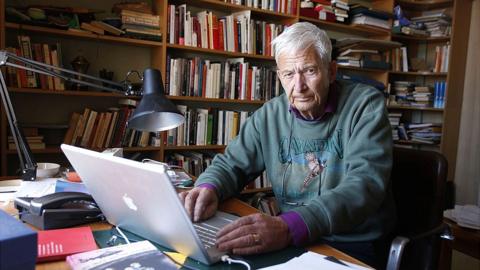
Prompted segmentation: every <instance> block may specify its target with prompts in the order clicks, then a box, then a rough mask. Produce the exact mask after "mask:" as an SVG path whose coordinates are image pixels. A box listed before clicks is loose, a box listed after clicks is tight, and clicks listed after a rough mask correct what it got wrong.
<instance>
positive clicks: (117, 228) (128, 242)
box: [115, 226, 130, 244]
mask: <svg viewBox="0 0 480 270" xmlns="http://www.w3.org/2000/svg"><path fill="white" fill-rule="evenodd" d="M115 229H116V230H117V232H118V233H119V234H120V235H121V236H122V237H123V240H125V243H127V244H130V240H129V239H128V237H127V236H126V235H125V234H124V233H123V232H122V230H120V227H118V226H115Z"/></svg>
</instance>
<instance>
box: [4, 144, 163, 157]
mask: <svg viewBox="0 0 480 270" xmlns="http://www.w3.org/2000/svg"><path fill="white" fill-rule="evenodd" d="M92 150H94V151H103V150H105V149H92ZM159 150H161V147H159V146H147V147H123V151H124V152H150V151H159ZM32 153H34V154H57V153H62V150H61V149H60V146H58V147H55V146H48V147H46V148H45V149H32ZM7 154H9V155H12V154H14V155H16V154H17V150H7Z"/></svg>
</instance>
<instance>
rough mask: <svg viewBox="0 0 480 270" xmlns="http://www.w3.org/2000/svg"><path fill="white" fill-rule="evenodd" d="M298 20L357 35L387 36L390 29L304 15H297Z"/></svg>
mask: <svg viewBox="0 0 480 270" xmlns="http://www.w3.org/2000/svg"><path fill="white" fill-rule="evenodd" d="M298 20H299V21H304V22H311V23H313V24H316V25H318V26H319V27H320V28H322V29H324V30H330V31H337V32H342V33H347V34H352V33H355V34H357V35H364V36H389V35H390V31H388V30H383V29H380V28H377V27H369V26H362V25H349V24H343V23H334V22H328V21H324V20H319V19H314V18H310V17H305V16H299V17H298Z"/></svg>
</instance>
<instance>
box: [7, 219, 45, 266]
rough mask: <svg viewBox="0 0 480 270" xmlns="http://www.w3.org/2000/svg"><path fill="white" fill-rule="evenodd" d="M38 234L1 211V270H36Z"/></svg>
mask: <svg viewBox="0 0 480 270" xmlns="http://www.w3.org/2000/svg"><path fill="white" fill-rule="evenodd" d="M36 260H37V232H35V231H34V230H32V229H30V228H29V227H28V226H27V225H25V224H23V223H22V222H21V221H19V220H18V219H16V218H14V217H12V216H11V215H9V214H7V213H5V212H4V211H2V210H0V270H10V269H25V270H27V269H35V261H36Z"/></svg>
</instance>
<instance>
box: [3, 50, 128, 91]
mask: <svg viewBox="0 0 480 270" xmlns="http://www.w3.org/2000/svg"><path fill="white" fill-rule="evenodd" d="M12 60H13V61H12ZM17 63H22V64H24V65H19V64H17ZM0 66H10V67H14V68H18V69H24V70H29V71H32V72H35V73H40V74H44V75H48V76H52V77H57V78H60V79H63V80H64V81H67V82H74V83H77V84H81V85H85V86H89V87H93V88H96V89H101V90H106V91H109V92H117V93H119V92H120V93H125V94H126V95H129V94H132V93H130V92H129V91H130V90H131V86H130V85H129V84H127V83H123V84H122V83H117V82H114V81H109V80H105V79H102V78H98V77H95V76H91V75H88V74H83V73H80V72H76V71H73V70H69V69H65V68H61V67H56V66H52V65H48V64H45V63H42V62H37V61H34V60H32V59H28V58H24V57H20V56H17V55H15V54H12V53H10V52H7V51H0ZM75 76H77V77H79V78H80V77H81V78H86V79H89V80H92V81H94V82H95V83H93V82H87V81H83V80H78V79H76V78H75ZM103 84H108V85H109V86H104V85H103Z"/></svg>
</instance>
